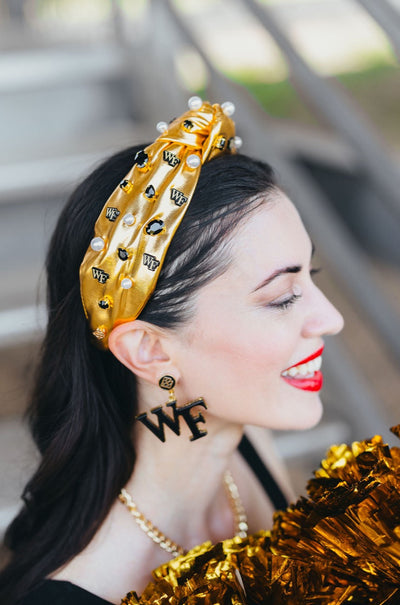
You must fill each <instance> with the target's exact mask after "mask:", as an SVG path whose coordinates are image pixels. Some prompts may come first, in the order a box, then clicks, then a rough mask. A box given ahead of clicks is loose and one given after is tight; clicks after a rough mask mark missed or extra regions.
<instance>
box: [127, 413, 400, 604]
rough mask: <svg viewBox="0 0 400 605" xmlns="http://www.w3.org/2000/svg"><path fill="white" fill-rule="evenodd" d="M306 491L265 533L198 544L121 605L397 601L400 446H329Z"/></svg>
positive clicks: (399, 431)
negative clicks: (140, 593)
mask: <svg viewBox="0 0 400 605" xmlns="http://www.w3.org/2000/svg"><path fill="white" fill-rule="evenodd" d="M392 430H393V432H394V433H395V434H396V435H397V436H400V425H399V426H398V427H394V428H393V429H392ZM307 491H308V497H307V498H305V497H302V498H300V499H299V500H298V501H297V502H296V503H295V504H293V505H291V506H290V507H288V509H287V510H286V511H280V512H278V513H276V515H275V517H274V525H273V528H272V530H271V532H266V531H261V532H258V533H257V534H254V535H252V536H249V537H247V538H245V539H242V538H233V539H231V540H224V541H223V542H220V543H218V544H215V545H212V544H211V543H210V542H207V543H205V544H203V545H201V546H198V547H197V548H195V549H193V550H191V551H190V552H189V553H187V554H186V555H184V556H180V557H177V558H176V559H174V560H172V561H170V562H169V563H166V564H165V565H162V566H161V567H159V568H158V569H156V570H155V571H154V572H153V576H154V581H153V582H152V583H150V584H149V585H148V586H147V588H146V589H145V591H144V592H143V594H142V595H141V596H140V597H139V596H138V595H137V594H136V593H129V594H128V595H127V596H126V597H125V598H124V599H123V600H122V603H123V605H167V604H168V605H178V604H179V605H183V604H184V603H185V604H188V605H208V604H210V605H211V604H221V605H253V604H254V605H255V604H259V603H265V604H269V605H283V604H285V605H344V604H348V605H368V604H370V605H372V604H373V605H384V604H385V605H395V603H400V449H399V448H397V447H392V448H389V447H388V446H387V445H385V444H384V443H383V441H382V438H381V437H380V436H375V437H373V438H372V439H367V440H365V441H361V442H355V443H353V444H352V445H351V446H347V445H336V446H333V447H331V448H330V450H329V451H328V453H327V456H326V458H325V459H324V460H323V461H322V462H321V466H320V468H319V469H318V470H317V471H316V472H315V477H314V478H313V479H312V480H311V481H310V482H309V484H308V487H307Z"/></svg>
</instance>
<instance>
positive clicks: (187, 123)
mask: <svg viewBox="0 0 400 605" xmlns="http://www.w3.org/2000/svg"><path fill="white" fill-rule="evenodd" d="M183 127H184V128H185V130H192V128H193V122H191V121H190V120H185V121H184V122H183Z"/></svg>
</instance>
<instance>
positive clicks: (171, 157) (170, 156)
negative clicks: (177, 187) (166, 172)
mask: <svg viewBox="0 0 400 605" xmlns="http://www.w3.org/2000/svg"><path fill="white" fill-rule="evenodd" d="M163 160H164V162H167V164H169V165H170V166H172V168H175V166H178V164H179V162H180V159H179V158H178V156H176V155H175V154H174V153H172V151H169V150H168V149H165V150H164V151H163Z"/></svg>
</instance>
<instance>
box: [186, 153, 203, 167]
mask: <svg viewBox="0 0 400 605" xmlns="http://www.w3.org/2000/svg"><path fill="white" fill-rule="evenodd" d="M186 164H187V165H188V166H189V168H198V167H199V166H200V164H201V159H200V157H199V156H198V155H196V154H195V153H191V154H190V155H188V157H187V158H186Z"/></svg>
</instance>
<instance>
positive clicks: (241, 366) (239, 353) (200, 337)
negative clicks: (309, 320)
mask: <svg viewBox="0 0 400 605" xmlns="http://www.w3.org/2000/svg"><path fill="white" fill-rule="evenodd" d="M235 318H236V319H235V320H233V318H231V317H230V315H229V312H228V313H225V314H224V315H220V316H218V317H216V315H214V317H213V318H209V320H208V321H207V323H206V326H207V328H206V329H202V327H201V326H200V325H198V326H197V327H196V328H195V332H194V334H195V337H194V339H193V342H192V345H193V346H192V347H191V352H192V354H194V355H195V356H196V357H197V361H198V362H200V363H201V364H202V362H201V361H200V359H201V358H203V361H205V362H206V363H207V365H209V366H211V369H212V368H215V370H216V371H217V369H218V371H219V372H229V371H231V372H232V371H234V374H232V379H233V381H235V378H234V376H235V375H236V376H237V377H238V378H239V377H240V379H243V376H244V377H250V376H252V379H253V378H254V375H255V374H257V373H259V374H258V378H260V379H261V380H265V378H266V377H267V376H271V375H276V376H278V375H280V372H282V370H284V369H285V368H286V367H288V366H289V365H290V362H291V360H292V358H293V352H294V349H295V345H296V343H295V342H294V341H295V339H294V330H293V329H289V327H288V325H287V322H286V323H284V322H282V321H281V318H271V317H269V316H268V317H267V316H263V315H262V313H259V312H257V313H255V314H254V316H251V317H248V316H247V317H246V316H245V315H244V314H242V315H240V314H236V315H235ZM260 372H261V373H260Z"/></svg>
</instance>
